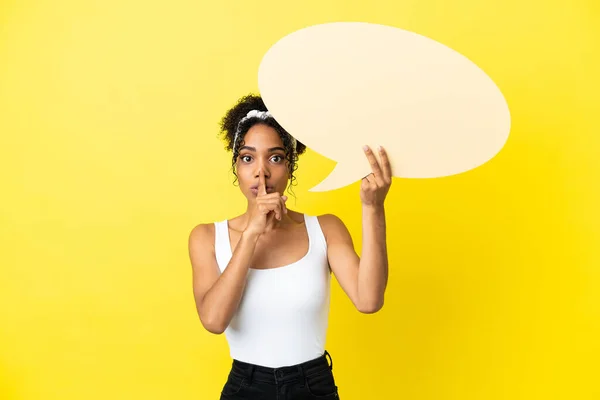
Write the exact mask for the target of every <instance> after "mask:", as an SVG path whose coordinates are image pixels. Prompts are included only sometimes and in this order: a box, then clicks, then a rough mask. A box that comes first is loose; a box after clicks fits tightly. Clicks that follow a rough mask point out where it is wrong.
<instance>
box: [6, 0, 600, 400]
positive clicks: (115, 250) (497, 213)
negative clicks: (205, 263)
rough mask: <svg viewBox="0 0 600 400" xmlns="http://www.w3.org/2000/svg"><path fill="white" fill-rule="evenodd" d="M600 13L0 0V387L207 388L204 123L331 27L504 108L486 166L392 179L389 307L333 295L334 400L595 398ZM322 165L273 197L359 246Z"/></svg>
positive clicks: (179, 391) (212, 386)
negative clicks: (290, 47)
mask: <svg viewBox="0 0 600 400" xmlns="http://www.w3.org/2000/svg"><path fill="white" fill-rule="evenodd" d="M597 4H598V3H597V2H596V1H595V0H588V1H584V0H575V1H571V2H565V1H542V0H532V1H522V0H519V1H516V0H510V1H500V0H495V1H490V2H482V1H477V0H463V1H432V0H412V1H403V2H392V1H390V2H381V1H374V2H371V4H370V5H367V3H366V2H363V1H322V0H319V1H304V2H283V1H261V2H246V1H244V2H243V1H214V2H207V1H182V0H172V1H168V2H158V1H149V2H148V1H140V0H137V1H136V0H127V1H123V0H119V1H116V0H106V1H103V2H100V1H95V2H91V1H74V0H71V1H68V0H60V1H59V0H52V1H50V0H47V1H27V0H19V1H17V0H8V1H7V0H3V1H2V2H1V3H0V7H1V8H0V132H1V136H0V137H1V141H0V171H1V172H0V182H1V185H2V186H1V187H2V194H1V200H0V201H1V207H0V235H1V236H0V243H1V245H0V246H1V248H0V250H1V251H0V268H1V269H0V321H1V322H0V398H1V399H3V400H4V399H6V400H17V399H18V400H37V399H43V400H51V399H57V400H58V399H60V400H70V399H77V400H80V399H86V400H92V399H145V400H150V399H181V400H183V399H217V398H218V396H219V393H220V389H221V387H222V385H223V383H224V382H225V379H226V374H227V372H228V369H229V366H230V360H229V354H228V349H227V345H226V341H225V337H224V336H214V335H211V334H209V333H207V332H205V331H203V329H202V327H201V325H200V322H199V320H198V317H197V315H196V311H195V307H194V303H193V297H192V289H191V268H190V265H189V260H188V255H187V238H188V234H189V231H190V230H191V228H192V227H193V226H194V225H196V224H198V223H200V222H211V221H215V220H220V219H224V218H230V217H233V216H234V215H237V214H239V213H241V212H243V211H244V207H245V201H244V198H243V196H242V195H241V194H240V193H239V189H238V188H236V187H234V186H233V185H232V181H233V177H232V175H231V173H230V170H229V167H230V155H229V154H228V153H226V152H225V151H224V150H223V146H224V145H223V143H222V142H220V141H219V140H218V139H217V130H218V126H217V124H218V121H219V119H220V118H221V116H222V115H223V113H224V112H225V111H226V109H227V108H228V107H230V106H231V105H232V104H233V102H234V101H235V100H236V99H237V98H238V97H239V96H241V95H243V94H245V93H247V92H250V91H254V90H257V70H258V65H259V62H260V59H261V57H262V55H263V54H264V52H266V50H267V49H268V48H269V46H270V45H272V44H273V43H275V41H277V40H278V39H279V38H281V37H282V36H284V35H286V34H288V33H291V32H293V31H295V30H297V29H300V28H303V27H306V26H308V25H313V24H317V23H324V22H333V21H366V22H373V23H381V24H388V25H393V26H397V27H400V28H403V29H408V30H413V31H415V32H418V33H420V34H423V35H426V36H428V37H431V38H433V39H435V40H438V41H440V42H442V43H444V44H445V45H447V46H450V47H452V48H453V49H455V50H457V51H459V52H461V53H462V54H464V55H465V56H467V57H468V58H470V59H471V60H472V61H473V62H475V63H476V64H477V65H478V66H480V67H481V68H482V69H483V70H484V71H486V72H487V73H488V74H489V75H490V77H491V78H492V79H493V80H494V81H495V82H496V83H497V84H498V86H499V87H500V89H501V90H502V91H503V93H504V95H505V96H506V99H507V101H508V104H509V106H510V109H511V113H512V131H511V136H510V138H509V140H508V142H507V144H506V146H505V147H504V149H503V150H502V151H501V153H500V154H498V156H496V157H495V158H494V159H492V160H491V161H490V162H488V163H486V164H485V165H483V166H481V167H480V168H477V169H475V170H473V171H470V172H468V173H465V174H461V175H457V176H454V177H450V178H444V179H434V180H403V179H396V180H395V181H394V184H393V185H392V191H391V192H390V195H389V197H388V200H387V210H388V214H387V216H388V224H389V233H388V236H389V247H390V255H389V257H390V282H389V288H388V292H387V297H386V304H385V307H384V309H383V310H382V311H381V312H380V313H378V314H375V315H361V314H359V313H358V312H357V311H356V310H354V309H353V308H352V305H351V303H350V302H349V300H348V299H347V298H346V297H345V296H344V294H343V292H342V291H341V290H340V288H339V286H338V285H337V283H336V282H335V281H334V282H333V295H332V296H333V299H332V310H331V311H332V313H331V319H330V329H329V336H328V345H327V348H328V349H329V351H330V352H331V354H332V356H333V360H334V372H335V374H336V378H337V382H338V385H339V387H340V397H341V398H342V399H344V400H352V399H357V400H358V399H391V398H394V399H395V398H397V399H411V400H416V399H436V400H446V399H460V400H470V399H486V400H493V399H510V400H516V399H527V400H531V399H544V400H549V399H578V400H588V399H589V400H591V399H598V398H600V384H599V383H598V376H600V364H599V363H598V360H599V359H600V341H599V338H600V271H599V266H600V250H599V249H598V245H599V243H600V240H599V239H600V228H599V227H600V213H599V211H598V204H600V196H599V190H598V185H599V182H600V168H599V166H598V163H597V162H596V160H595V158H594V157H597V156H598V155H599V154H600V151H599V150H600V139H599V137H598V129H599V128H600V123H599V118H598V103H599V102H598V91H599V89H600V87H599V80H598V78H597V74H598V71H599V70H600V63H599V62H598V59H597V53H598V39H599V37H600V18H599V17H600V9H599V7H598V5H597ZM356 104H357V108H360V99H357V102H356ZM333 166H334V162H333V161H332V160H329V159H327V158H325V157H323V156H321V155H318V154H315V153H314V152H311V151H310V150H309V151H308V153H307V154H306V155H304V156H303V157H302V158H301V160H300V169H299V170H298V182H299V185H298V186H297V187H296V188H295V192H296V195H297V201H296V203H294V198H293V197H292V198H290V200H289V201H288V203H289V205H290V207H291V208H294V209H296V210H299V211H302V212H307V213H309V214H320V213H327V212H335V213H337V214H338V215H339V216H340V217H341V218H342V219H343V220H344V221H345V222H346V223H347V225H348V227H349V229H350V230H351V232H352V234H353V237H354V239H355V242H356V245H357V250H358V251H360V224H361V220H360V200H359V195H358V193H359V192H358V191H359V185H358V184H355V185H352V186H349V187H346V188H343V189H340V190H337V191H333V192H327V193H311V192H308V189H309V188H311V187H312V186H314V185H316V184H317V183H318V182H320V181H321V179H323V177H325V176H326V174H327V173H328V171H330V170H331V169H333Z"/></svg>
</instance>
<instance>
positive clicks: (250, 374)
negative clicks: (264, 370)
mask: <svg viewBox="0 0 600 400" xmlns="http://www.w3.org/2000/svg"><path fill="white" fill-rule="evenodd" d="M253 375H254V365H251V366H250V373H249V374H248V385H252V376H253Z"/></svg>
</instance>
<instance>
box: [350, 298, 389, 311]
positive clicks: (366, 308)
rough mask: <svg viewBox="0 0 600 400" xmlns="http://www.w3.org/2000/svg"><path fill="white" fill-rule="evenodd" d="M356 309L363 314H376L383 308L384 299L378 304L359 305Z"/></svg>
mask: <svg viewBox="0 0 600 400" xmlns="http://www.w3.org/2000/svg"><path fill="white" fill-rule="evenodd" d="M356 308H357V310H358V311H359V312H360V313H362V314H375V313H376V312H378V311H379V310H381V309H382V308H383V299H381V300H380V301H377V302H371V303H366V304H359V305H357V306H356Z"/></svg>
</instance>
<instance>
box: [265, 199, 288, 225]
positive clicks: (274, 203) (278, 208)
mask: <svg viewBox="0 0 600 400" xmlns="http://www.w3.org/2000/svg"><path fill="white" fill-rule="evenodd" d="M260 204H261V205H262V206H263V207H265V208H266V209H268V210H269V211H272V212H274V213H275V215H276V217H277V219H278V220H280V219H281V214H282V212H283V206H282V201H281V198H280V197H270V198H266V199H265V198H263V199H262V200H261V201H260Z"/></svg>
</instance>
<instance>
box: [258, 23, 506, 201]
mask: <svg viewBox="0 0 600 400" xmlns="http://www.w3.org/2000/svg"><path fill="white" fill-rule="evenodd" d="M258 85H259V90H260V93H261V96H262V97H263V100H264V101H265V104H266V105H267V108H268V109H269V111H270V112H271V113H272V114H273V116H274V117H275V119H277V121H278V122H279V123H280V124H281V125H282V126H283V127H284V128H285V129H286V130H287V131H288V132H290V134H292V135H293V136H294V137H295V138H296V139H298V140H299V141H301V142H302V143H304V144H306V145H307V146H308V147H310V148H311V149H313V150H314V151H316V152H318V153H320V154H322V155H324V156H326V157H329V158H331V159H333V160H335V161H337V162H338V164H337V165H336V167H335V169H334V170H333V171H332V172H331V174H330V175H329V176H328V177H327V178H325V180H323V181H322V182H321V183H320V184H318V185H317V186H315V187H314V188H312V189H311V191H326V190H333V189H337V188H341V187H344V186H346V185H349V184H351V183H353V182H356V181H357V180H359V179H361V178H362V177H364V176H366V175H368V174H369V173H370V172H371V167H370V165H369V163H368V161H367V159H366V157H365V155H364V153H363V151H362V146H363V145H365V144H367V145H370V146H371V147H372V148H373V149H374V148H375V146H376V145H378V144H380V145H382V146H384V147H385V149H386V150H387V153H388V155H389V157H390V161H391V164H392V172H393V175H394V176H397V177H404V178H435V177H444V176H450V175H454V174H458V173H462V172H465V171H468V170H471V169H473V168H476V167H478V166H480V165H482V164H483V163H485V162H487V161H488V160H490V159H491V158H492V157H494V156H495V155H496V154H497V153H498V152H499V151H500V150H501V149H502V147H503V146H504V144H505V143H506V140H507V139H508V135H509V131H510V112H509V109H508V105H507V103H506V100H505V99H504V96H503V95H502V93H501V92H500V90H499V89H498V87H497V86H496V85H495V84H494V82H493V81H492V80H491V78H490V77H489V76H488V75H486V73H485V72H483V71H482V70H481V69H480V68H479V67H478V66H477V65H475V64H474V63H473V62H471V61H470V60H469V59H467V58H466V57H465V56H463V55H461V54H460V53H458V52H457V51H455V50H453V49H451V48H449V47H447V46H445V45H443V44H441V43H439V42H436V41H435V40H432V39H429V38H427V37H424V36H422V35H419V34H416V33H414V32H409V31H406V30H402V29H399V28H395V27H391V26H385V25H378V24H370V23H361V22H336V23H328V24H322V25H315V26H311V27H308V28H304V29H301V30H298V31H296V32H293V33H291V34H289V35H287V36H285V37H284V38H282V39H281V40H279V41H278V42H276V43H275V44H274V45H273V46H272V47H271V48H270V49H269V50H268V51H267V53H266V54H265V55H264V57H263V59H262V61H261V64H260V67H259V72H258Z"/></svg>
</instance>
